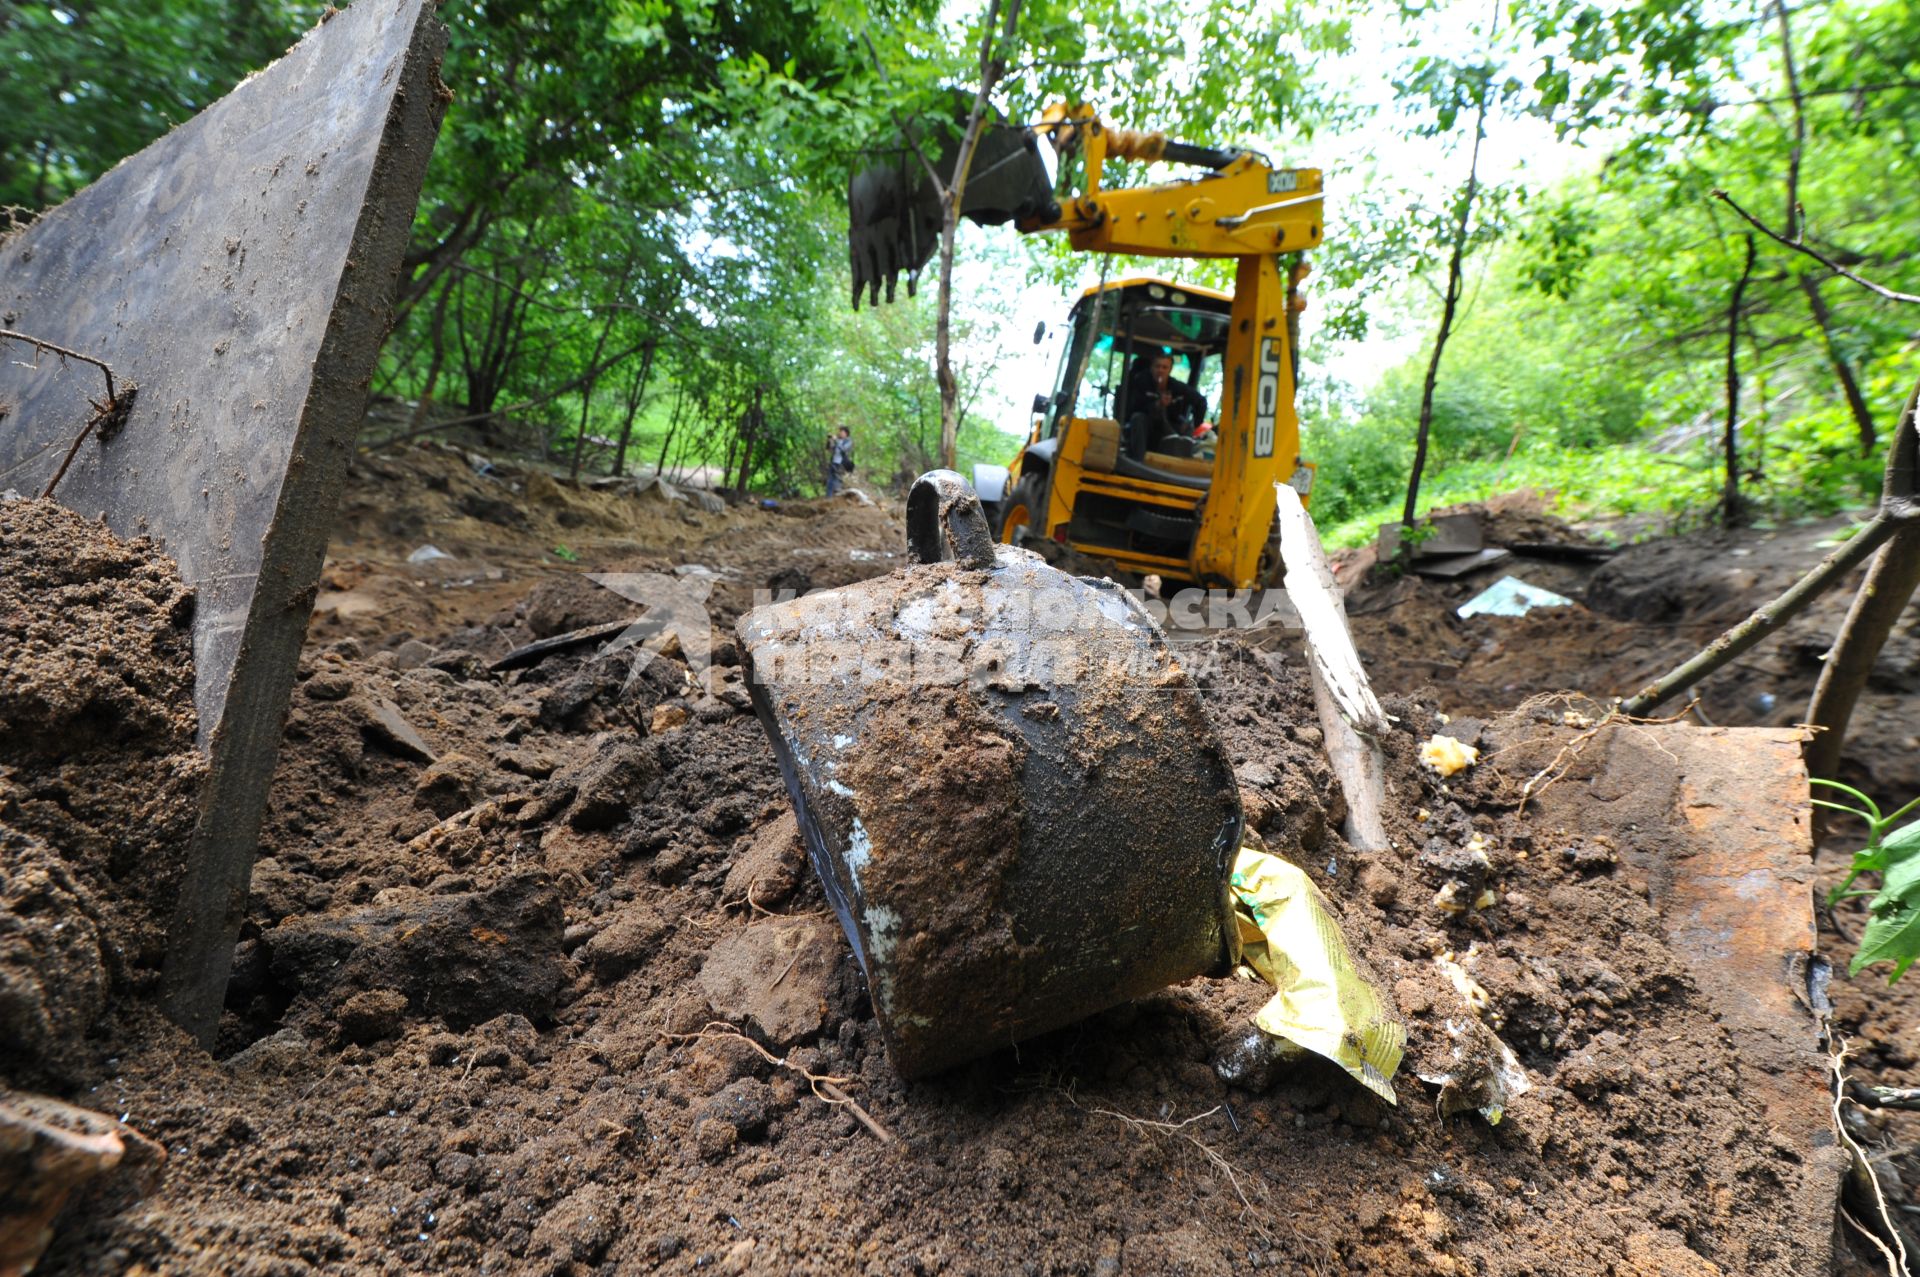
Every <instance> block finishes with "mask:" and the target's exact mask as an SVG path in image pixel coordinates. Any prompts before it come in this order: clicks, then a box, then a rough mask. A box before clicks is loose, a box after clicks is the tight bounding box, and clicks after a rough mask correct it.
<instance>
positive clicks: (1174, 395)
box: [1126, 350, 1207, 461]
mask: <svg viewBox="0 0 1920 1277" xmlns="http://www.w3.org/2000/svg"><path fill="white" fill-rule="evenodd" d="M1206 419H1207V397H1206V396H1205V395H1203V394H1201V393H1200V392H1199V391H1197V390H1195V389H1194V388H1193V387H1192V386H1190V385H1188V384H1187V383H1186V382H1184V381H1178V380H1175V378H1174V376H1173V356H1172V355H1170V354H1168V353H1167V352H1166V351H1164V350H1158V351H1156V350H1148V351H1147V352H1146V353H1145V354H1142V355H1141V356H1140V357H1139V358H1137V359H1135V360H1134V361H1133V371H1132V372H1131V373H1129V374H1128V376H1127V427H1126V431H1127V433H1126V440H1127V455H1128V456H1130V457H1132V458H1133V459H1134V460H1135V461H1143V460H1145V459H1146V455H1147V454H1148V453H1149V452H1165V453H1170V454H1172V455H1174V456H1180V457H1186V456H1192V455H1193V432H1194V431H1195V430H1196V429H1197V428H1198V427H1199V425H1200V423H1201V422H1203V421H1205V420H1206Z"/></svg>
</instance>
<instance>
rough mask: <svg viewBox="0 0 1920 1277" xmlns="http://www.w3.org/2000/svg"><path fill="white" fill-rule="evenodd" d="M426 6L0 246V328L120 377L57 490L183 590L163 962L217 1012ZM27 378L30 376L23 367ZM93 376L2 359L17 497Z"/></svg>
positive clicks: (304, 57)
mask: <svg viewBox="0 0 1920 1277" xmlns="http://www.w3.org/2000/svg"><path fill="white" fill-rule="evenodd" d="M445 48H446V30H445V28H444V27H443V26H441V25H440V23H439V22H438V21H437V20H436V19H435V18H434V17H433V6H432V4H431V3H430V0H359V3H357V4H354V5H353V6H352V7H350V8H348V9H345V10H343V11H341V12H339V13H337V14H334V15H332V16H331V17H330V18H329V19H328V20H326V21H324V22H322V24H321V25H320V26H318V27H316V28H315V29H314V30H313V31H311V32H309V33H308V34H307V35H306V37H305V38H304V39H302V40H301V42H300V43H299V44H298V45H297V46H295V47H294V48H293V49H292V50H291V51H290V52H289V53H288V54H287V55H286V56H285V57H284V58H282V59H281V60H280V61H278V62H276V63H274V64H273V65H272V66H270V67H268V68H267V69H266V70H264V71H262V72H260V73H259V74H257V75H255V76H253V77H251V78H249V79H248V80H246V81H244V82H243V83H242V84H240V86H239V87H237V88H236V89H234V91H233V92H232V93H229V94H228V95H227V96H226V97H224V98H222V99H221V100H220V101H218V102H216V103H215V104H214V105H213V106H211V107H209V108H208V109H207V110H206V111H204V112H202V113H201V114H200V115H199V116H197V117H195V118H194V119H192V120H190V121H189V122H187V123H186V124H184V125H182V126H180V127H179V128H177V129H175V130H174V131H173V132H172V133H170V134H168V135H167V136H166V137H164V138H162V139H161V140H160V141H158V142H156V143H154V144H153V145H152V146H150V147H148V148H147V149H146V150H144V151H142V152H140V154H138V155H136V156H134V157H133V158H131V159H128V160H126V161H124V162H122V163H121V164H120V165H119V166H118V167H116V168H115V169H114V170H113V171H112V172H110V173H108V174H107V175H106V176H104V177H102V178H101V179H100V180H99V181H97V182H95V183H94V184H93V185H92V186H90V187H88V188H87V189H86V190H84V191H82V192H81V193H80V194H79V195H76V196H75V197H74V198H73V199H71V200H69V201H68V202H67V203H66V204H63V205H62V206H60V207H59V208H57V209H54V210H53V211H52V212H50V213H48V214H47V215H46V216H45V217H43V218H41V219H40V220H39V221H37V222H36V223H34V224H33V225H32V226H31V227H29V228H28V229H27V230H26V231H25V232H24V233H22V234H20V235H19V236H17V237H15V238H14V239H12V240H10V241H8V242H7V243H5V244H4V245H0V328H7V329H13V330H18V331H21V332H25V333H29V334H31V335H32V336H34V337H37V338H41V339H43V340H45V341H49V342H53V343H55V344H57V345H60V346H64V347H67V348H69V349H71V350H74V351H78V352H82V353H84V354H88V355H92V356H96V357H98V358H100V359H103V360H105V361H106V362H107V363H109V364H110V365H112V367H113V369H114V371H115V373H116V374H117V375H118V376H119V378H120V379H122V380H130V381H132V382H134V383H136V384H137V385H138V387H139V391H138V394H137V396H136V398H135V400H134V403H133V406H132V409H131V411H130V413H129V414H128V415H127V417H126V420H125V421H124V424H122V425H120V426H119V428H118V429H116V430H113V431H112V432H110V433H109V435H108V437H106V438H104V439H101V438H90V439H88V440H87V441H86V442H85V443H84V444H83V445H82V446H81V448H80V451H79V452H78V453H77V454H76V455H75V457H74V460H73V463H72V467H71V469H70V470H69V471H68V472H67V473H66V475H65V476H64V477H63V478H62V479H61V481H60V484H59V488H58V490H57V493H56V495H57V497H58V499H59V500H60V501H62V502H63V503H65V504H66V505H68V506H70V507H71V508H73V509H75V510H77V511H79V512H81V513H82V514H85V515H88V516H90V517H91V516H95V515H98V516H101V517H104V518H105V519H106V521H107V523H108V524H109V526H111V527H112V528H113V529H114V530H115V531H117V532H120V533H122V534H123V535H150V536H153V537H155V538H156V539H157V540H158V541H159V542H160V543H161V545H162V546H164V547H165V549H166V550H167V551H168V553H170V554H172V555H173V556H174V557H175V558H176V559H177V560H178V561H179V564H180V573H181V576H182V577H183V578H184V579H185V580H186V581H187V583H188V584H189V585H191V586H193V587H194V588H195V590H196V591H197V604H196V607H197V611H196V615H195V621H194V659H195V662H196V677H197V681H196V690H195V702H196V705H197V708H198V710H199V716H200V727H199V730H200V743H201V746H202V748H204V749H205V750H206V751H207V753H208V756H209V762H210V771H209V776H208V782H207V787H206V790H205V793H204V797H203V801H202V806H201V814H200V820H199V826H198V829H197V830H196V833H195V835H194V841H193V846H192V848H191V850H190V853H189V862H188V871H187V877H186V882H185V885H184V887H183V890H182V894H181V898H180V900H179V902H178V904H177V911H176V915H175V919H174V925H173V929H172V934H171V937H170V951H169V957H168V965H167V970H166V998H167V1004H168V1009H169V1011H170V1012H171V1013H172V1014H173V1015H174V1017H175V1018H176V1019H178V1020H179V1021H180V1022H181V1024H182V1025H184V1026H185V1027H186V1028H188V1029H189V1030H190V1031H192V1032H194V1033H195V1034H196V1035H197V1036H199V1037H201V1038H202V1039H203V1040H204V1039H206V1038H208V1037H209V1036H210V1035H211V1032H212V1030H213V1028H214V1026H215V1024H216V1022H217V1020H218V1016H219V1011H220V1004H221V1000H222V997H223V995H224V991H225V987H226V980H227V974H228V970H229V967H230V965H231V954H232V944H233V939H234V935H235V933H236V931H237V928H238V923H239V918H240V912H241V909H242V907H243V906H244V903H245V899H246V889H247V879H248V876H249V873H250V870H251V865H252V859H253V852H254V843H255V840H256V838H257V837H258V834H259V828H260V821H261V817H262V813H263V811H264V807H265V802H266V791H267V783H268V779H269V777H270V776H271V774H272V771H273V764H274V755H275V752H276V751H277V749H278V747H279V739H280V731H281V721H282V717H283V715H284V714H285V711H286V705H287V697H288V693H289V690H290V688H291V685H292V681H293V673H294V665H295V662H296V659H297V657H298V653H299V647H300V643H301V640H302V637H303V636H304V634H305V632H306V624H307V617H308V615H309V613H310V611H311V608H312V599H313V592H314V589H315V584H316V581H317V579H318V575H319V570H320V564H321V559H322V556H323V554H324V552H325V550H326V543H327V533H328V528H329V525H330V523H331V520H332V517H333V513H334V510H335V507H336V505H337V504H338V500H339V495H340V487H341V483H342V481H343V479H344V476H345V472H346V463H347V459H348V456H349V454H350V452H351V449H352V447H353V442H354V432H355V429H356V427H357V424H358V422H359V419H360V415H361V412H362V411H363V409H364V407H365V403H366V395H367V387H368V384H369V381H370V379H371V376H372V373H373V368H374V360H375V357H376V355H377V353H378V351H379V347H380V342H381V339H382V337H383V336H384V334H385V332H386V327H387V324H388V322H389V319H390V314H391V305H392V300H393V294H394V287H395V284H396V282H397V280H398V277H399V271H400V264H401V258H402V255H403V254H404V252H405V249H406V243H407V235H408V231H409V229H410V227H411V225H412V221H413V214H414V209H415V207H416V206H417V204H418V202H419V196H420V187H421V183H422V181H423V180H424V178H425V174H426V167H427V159H428V156H429V155H430V154H431V152H432V149H433V143H434V138H435V137H436V135H437V134H438V132H439V127H440V119H441V116H442V115H443V114H444V112H445V108H446V103H447V101H448V100H449V97H450V95H449V94H448V93H447V91H446V88H445V86H444V85H442V84H441V82H440V77H439V67H440V61H441V57H442V55H443V54H444V52H445ZM29 365H31V366H29ZM100 390H101V379H100V376H99V373H98V370H96V369H93V368H89V367H86V366H84V365H81V364H78V363H74V362H72V361H63V360H61V359H60V358H58V357H57V356H55V355H52V354H46V353H43V354H40V355H39V356H37V358H35V357H30V355H29V352H28V351H26V350H25V349H24V348H22V347H19V346H9V348H8V350H7V352H6V355H5V358H4V360H0V404H6V405H8V406H9V411H8V412H7V414H6V416H5V417H4V418H3V419H0V489H6V488H14V489H18V490H19V491H21V492H23V493H27V494H29V495H31V494H37V493H38V492H40V490H41V489H42V488H44V487H45V486H46V483H47V481H48V479H49V478H50V477H51V476H52V475H53V474H54V472H55V471H56V470H57V469H58V467H59V466H60V464H61V460H62V458H63V457H65V456H66V454H67V452H68V450H69V448H70V446H71V445H72V443H73V440H74V438H75V436H76V435H77V433H78V432H79V430H80V429H81V427H82V426H83V425H84V424H85V422H86V420H87V418H88V416H89V408H88V404H87V396H89V395H95V394H99V393H100Z"/></svg>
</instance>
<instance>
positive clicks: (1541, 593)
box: [1457, 576, 1573, 617]
mask: <svg viewBox="0 0 1920 1277" xmlns="http://www.w3.org/2000/svg"><path fill="white" fill-rule="evenodd" d="M1571 606H1573V600H1572V599H1570V598H1567V597H1566V596H1565V595H1563V594H1555V593H1554V592H1553V591H1552V590H1547V589H1542V588H1541V587H1540V586H1537V585H1529V584H1528V583H1527V582H1525V581H1522V580H1521V579H1520V578H1519V577H1517V576H1503V577H1501V578H1500V579H1499V580H1498V581H1495V582H1494V583H1493V584H1492V585H1489V586H1488V587H1487V588H1486V589H1484V590H1482V591H1480V593H1478V594H1476V595H1474V596H1473V597H1472V598H1470V599H1468V600H1467V601H1466V602H1465V603H1462V604H1461V605H1460V607H1459V608H1458V610H1457V614H1458V615H1460V616H1462V617H1467V616H1525V615H1526V614H1527V613H1529V612H1531V611H1533V610H1534V609H1535V608H1540V607H1571Z"/></svg>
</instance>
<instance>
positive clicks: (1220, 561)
mask: <svg viewBox="0 0 1920 1277" xmlns="http://www.w3.org/2000/svg"><path fill="white" fill-rule="evenodd" d="M1042 147H1045V148H1047V150H1049V151H1050V152H1051V153H1052V155H1053V156H1054V158H1055V164H1054V166H1053V168H1054V169H1055V171H1056V172H1057V173H1058V174H1059V175H1060V178H1061V183H1060V184H1059V185H1058V186H1056V184H1055V182H1054V181H1053V180H1050V178H1049V174H1048V167H1049V166H1048V165H1047V163H1046V161H1045V160H1044V159H1043V158H1042ZM1109 160H1132V161H1135V162H1140V163H1150V162H1153V161H1156V160H1163V161H1167V162H1170V163H1175V164H1191V165H1194V166H1196V167H1197V168H1199V169H1200V170H1201V171H1200V172H1199V173H1198V174H1197V175H1195V176H1193V177H1186V178H1181V179H1178V180H1175V181H1171V182H1163V183H1158V184H1155V185H1151V186H1138V187H1122V188H1118V189H1109V188H1106V187H1104V186H1103V185H1102V184H1101V180H1102V177H1103V176H1104V171H1105V168H1106V164H1107V161H1109ZM930 162H932V163H935V164H936V165H937V164H938V163H939V162H940V161H938V160H933V161H930ZM921 167H922V169H924V167H925V165H924V163H923V164H921ZM900 171H901V170H900V168H899V166H898V165H895V166H892V167H888V166H879V167H876V168H874V169H869V170H868V171H866V172H865V173H862V174H860V175H859V176H857V177H855V178H854V180H853V186H852V189H851V190H850V192H849V194H850V201H849V204H850V209H851V211H852V216H853V220H852V226H851V229H850V242H851V244H852V248H853V256H854V290H855V296H856V299H857V298H858V296H859V293H860V292H861V290H862V288H863V286H864V287H865V288H866V289H867V290H868V292H869V293H870V295H872V296H874V297H876V298H877V296H878V289H879V283H880V280H881V279H882V278H885V279H886V282H887V296H888V297H889V299H891V297H892V295H893V278H892V276H893V275H895V274H897V273H900V272H907V273H909V274H911V273H912V272H915V271H917V270H918V269H919V268H920V267H921V266H923V265H925V263H926V262H927V261H928V260H929V259H930V258H931V256H932V254H933V250H934V248H935V246H936V245H937V242H938V237H939V227H940V214H941V209H940V205H939V201H938V199H937V197H936V196H935V194H934V191H933V185H932V183H931V182H930V181H927V182H924V183H916V184H915V187H916V189H912V190H910V189H908V188H907V187H906V186H905V185H904V184H902V183H901V182H900V181H899V180H898V179H897V178H896V177H894V176H893V175H894V174H897V173H899V172H900ZM1069 175H1072V177H1073V179H1076V180H1069ZM942 180H943V181H944V182H946V184H947V185H949V187H950V186H951V181H950V180H949V179H948V178H947V177H945V176H943V179H942ZM963 191H964V193H965V194H964V198H963V201H962V204H961V208H960V212H961V214H962V215H963V216H966V217H968V218H970V219H972V220H975V221H979V222H982V223H985V224H989V225H998V224H1001V223H1004V222H1008V221H1011V222H1013V223H1014V225H1015V226H1016V227H1017V228H1018V229H1019V230H1020V231H1021V232H1023V233H1026V234H1035V233H1039V232H1044V231H1062V232H1065V233H1066V235H1067V237H1068V240H1069V241H1070V242H1071V243H1072V245H1073V247H1074V248H1076V249H1079V250H1081V251H1083V252H1090V253H1117V254H1131V255H1134V256H1141V257H1190V258H1229V257H1230V258H1234V259H1236V260H1237V262H1238V269H1237V272H1236V276H1235V282H1234V293H1233V305H1232V312H1231V316H1230V324H1231V328H1230V332H1229V337H1228V341H1227V348H1226V352H1225V357H1224V361H1223V363H1224V367H1223V374H1224V375H1223V380H1222V386H1221V396H1220V397H1221V402H1220V404H1219V412H1218V419H1217V422H1216V425H1217V429H1218V436H1219V437H1218V443H1217V446H1216V452H1215V462H1214V468H1213V474H1212V478H1211V482H1210V483H1209V484H1208V485H1207V492H1206V495H1205V498H1204V500H1202V501H1200V502H1199V503H1198V506H1197V508H1195V510H1194V513H1195V514H1196V515H1197V516H1198V519H1199V527H1198V531H1197V532H1196V534H1195V537H1194V540H1193V546H1192V551H1191V554H1190V556H1189V559H1188V562H1187V564H1186V569H1187V570H1186V575H1188V576H1189V577H1190V578H1191V579H1192V580H1194V581H1195V582H1197V583H1199V584H1202V585H1223V586H1227V587H1230V588H1241V587H1245V586H1249V585H1252V584H1255V583H1256V581H1257V579H1258V578H1259V576H1260V574H1261V570H1262V558H1261V556H1262V552H1263V550H1264V549H1265V547H1266V545H1267V540H1268V536H1267V534H1268V529H1269V528H1270V527H1271V525H1272V521H1273V516H1274V497H1273V484H1274V482H1276V481H1279V482H1291V483H1293V484H1294V486H1295V487H1297V488H1299V489H1301V491H1302V494H1303V495H1305V494H1306V492H1307V491H1308V489H1309V488H1310V487H1311V473H1312V472H1311V468H1310V467H1305V466H1303V465H1302V463H1301V460H1300V455H1299V422H1298V419H1297V417H1296V416H1295V414H1294V406H1293V405H1294V379H1293V367H1294V359H1293V351H1292V336H1291V333H1290V329H1289V324H1288V315H1289V307H1290V305H1292V304H1293V303H1292V294H1291V289H1292V285H1293V283H1294V282H1295V277H1294V276H1293V275H1292V274H1291V273H1290V272H1286V271H1283V269H1282V264H1281V260H1280V259H1281V257H1282V256H1283V255H1291V254H1295V253H1300V252H1304V251H1306V250H1308V249H1312V248H1315V247H1317V246H1318V245H1319V243H1320V240H1321V231H1322V218H1321V213H1322V207H1323V205H1322V194H1323V193H1322V185H1321V174H1320V170H1318V169H1303V168H1278V169H1277V168H1274V167H1272V166H1271V165H1269V164H1268V163H1267V161H1266V159H1265V158H1264V157H1262V156H1260V155H1258V154H1256V153H1255V152H1253V151H1250V150H1245V149H1230V150H1223V149H1216V148H1212V147H1203V146H1194V145H1190V144H1188V143H1183V142H1177V141H1170V140H1169V139H1167V137H1166V136H1165V135H1164V134H1161V133H1146V132H1137V131H1134V130H1131V129H1120V128H1114V127H1111V126H1110V125H1108V124H1106V123H1105V122H1104V121H1102V120H1101V119H1100V117H1099V115H1098V114H1097V113H1096V112H1095V111H1094V110H1093V109H1092V108H1091V107H1087V106H1074V107H1068V106H1064V105H1056V106H1053V107H1050V108H1049V109H1048V110H1047V112H1046V113H1045V115H1044V116H1043V117H1042V119H1041V122H1040V123H1038V124H1036V125H1033V126H1029V127H1015V126H1012V125H1007V124H1002V123H997V122H996V123H992V124H990V125H988V126H987V127H986V131H985V133H984V134H983V135H982V137H981V139H980V144H979V147H978V150H977V151H976V158H975V161H974V166H973V169H972V172H971V173H970V174H969V175H968V180H967V181H966V182H965V183H964V184H963ZM876 212H878V213H880V214H882V215H881V216H874V214H875V213H876ZM883 241H884V242H883ZM1053 514H1055V515H1059V514H1060V511H1059V510H1057V509H1056V510H1054V511H1053ZM1038 522H1039V529H1038V530H1039V531H1040V532H1041V534H1042V535H1049V534H1051V533H1052V532H1053V530H1054V529H1055V527H1056V526H1057V523H1056V520H1055V519H1054V518H1051V517H1043V518H1041V519H1040V520H1039V521H1038Z"/></svg>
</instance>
